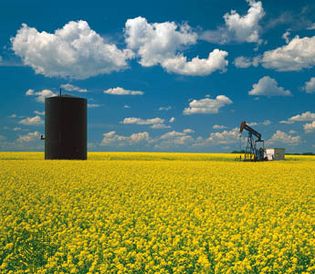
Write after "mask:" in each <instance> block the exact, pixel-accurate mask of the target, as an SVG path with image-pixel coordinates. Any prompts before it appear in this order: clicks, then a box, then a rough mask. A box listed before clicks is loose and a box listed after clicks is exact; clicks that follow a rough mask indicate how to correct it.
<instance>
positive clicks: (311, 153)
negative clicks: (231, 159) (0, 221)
mask: <svg viewBox="0 0 315 274" xmlns="http://www.w3.org/2000/svg"><path fill="white" fill-rule="evenodd" d="M231 153H234V154H239V153H245V150H233V151H232V152H231ZM286 155H315V153H314V152H302V153H297V152H296V153H295V152H289V153H286Z"/></svg>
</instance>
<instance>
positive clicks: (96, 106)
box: [87, 104, 101, 108]
mask: <svg viewBox="0 0 315 274" xmlns="http://www.w3.org/2000/svg"><path fill="white" fill-rule="evenodd" d="M100 106H101V105H100V104H87V107H88V108H99V107H100Z"/></svg>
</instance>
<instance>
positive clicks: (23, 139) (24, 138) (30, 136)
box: [17, 131, 40, 143]
mask: <svg viewBox="0 0 315 274" xmlns="http://www.w3.org/2000/svg"><path fill="white" fill-rule="evenodd" d="M39 139H40V133H39V132H38V131H34V132H29V133H27V134H25V135H21V136H19V137H18V139H17V142H18V143H29V142H32V141H35V140H39Z"/></svg>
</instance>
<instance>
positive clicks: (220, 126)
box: [212, 124, 226, 129]
mask: <svg viewBox="0 0 315 274" xmlns="http://www.w3.org/2000/svg"><path fill="white" fill-rule="evenodd" d="M212 128H213V129H224V128H226V126H223V125H217V124H216V125H213V126H212Z"/></svg>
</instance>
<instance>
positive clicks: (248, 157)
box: [240, 121, 266, 161]
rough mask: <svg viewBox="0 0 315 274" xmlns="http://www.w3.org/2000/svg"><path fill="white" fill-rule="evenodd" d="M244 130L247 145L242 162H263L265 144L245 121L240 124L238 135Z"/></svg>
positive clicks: (259, 135)
mask: <svg viewBox="0 0 315 274" xmlns="http://www.w3.org/2000/svg"><path fill="white" fill-rule="evenodd" d="M244 130H246V131H247V132H248V135H247V144H246V149H245V152H244V158H243V160H244V161H264V160H266V157H265V142H264V140H262V139H261V134H260V133H259V132H258V131H256V130H255V129H253V128H252V127H250V126H249V125H248V124H247V123H246V122H245V121H243V122H241V125H240V134H242V132H243V131H244Z"/></svg>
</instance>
